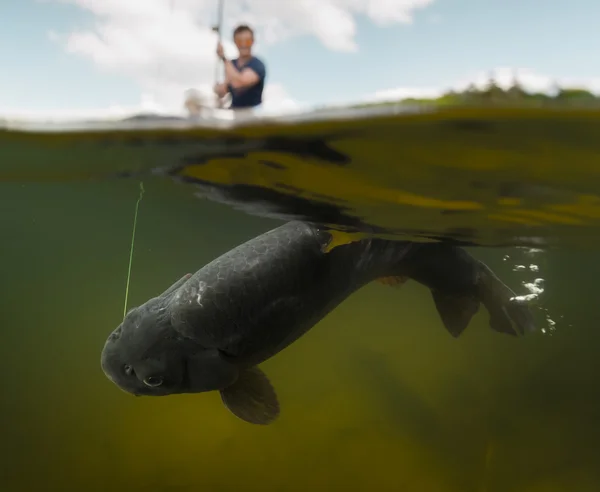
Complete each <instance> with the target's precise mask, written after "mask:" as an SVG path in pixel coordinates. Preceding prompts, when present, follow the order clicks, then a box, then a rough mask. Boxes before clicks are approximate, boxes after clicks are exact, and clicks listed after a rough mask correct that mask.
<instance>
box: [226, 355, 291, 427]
mask: <svg viewBox="0 0 600 492" xmlns="http://www.w3.org/2000/svg"><path fill="white" fill-rule="evenodd" d="M221 400H223V403H224V404H225V406H226V407H227V408H228V409H229V411H230V412H231V413H233V414H234V415H235V416H236V417H238V418H240V419H242V420H244V421H245V422H248V423H250V424H258V425H268V424H270V423H272V422H273V421H274V420H275V419H276V418H277V417H278V416H279V401H278V400H277V394H276V393H275V390H274V389H273V386H271V383H270V381H269V379H268V378H267V376H266V375H265V373H264V372H262V371H261V370H260V369H259V368H258V367H252V368H250V369H246V370H244V371H241V372H240V375H239V378H238V380H237V381H236V382H235V383H234V384H232V385H231V386H229V387H227V388H225V389H223V390H221Z"/></svg>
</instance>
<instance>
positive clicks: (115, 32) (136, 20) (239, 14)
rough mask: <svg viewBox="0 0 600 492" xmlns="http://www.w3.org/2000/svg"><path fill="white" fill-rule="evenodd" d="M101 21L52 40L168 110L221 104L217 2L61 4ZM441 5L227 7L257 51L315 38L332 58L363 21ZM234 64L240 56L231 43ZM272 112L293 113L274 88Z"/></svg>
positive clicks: (320, 0)
mask: <svg viewBox="0 0 600 492" xmlns="http://www.w3.org/2000/svg"><path fill="white" fill-rule="evenodd" d="M55 1H57V2H61V3H69V4H74V5H76V6H78V7H80V8H81V9H84V10H86V11H88V12H89V13H91V14H93V16H94V19H95V24H94V26H93V27H92V28H86V29H81V30H77V31H73V32H70V33H56V32H51V33H49V37H50V38H51V39H52V40H53V41H55V42H60V43H62V44H64V46H65V48H66V49H67V51H68V52H70V53H72V54H73V55H77V56H81V57H84V58H87V59H88V60H91V61H92V62H93V63H94V64H95V65H96V66H97V67H98V68H99V69H100V70H103V71H107V72H111V73H118V74H121V75H125V76H127V77H129V78H130V79H132V80H134V81H136V83H138V84H139V86H140V87H141V90H142V91H143V92H145V93H148V94H151V95H152V97H153V98H154V100H155V101H156V102H157V104H159V105H160V106H162V107H165V108H169V109H170V110H172V111H174V110H179V109H180V108H181V107H182V103H183V94H184V93H185V91H186V90H188V89H190V88H195V89H197V90H198V91H199V92H201V93H202V94H205V95H206V96H207V97H208V100H213V98H212V96H211V95H210V94H211V87H212V84H213V83H214V79H215V70H216V56H215V46H216V34H215V33H214V32H212V30H211V27H212V24H213V23H214V22H216V9H217V0H55ZM433 1H434V0H293V1H291V0H252V1H243V0H225V25H224V26H223V27H224V37H225V39H226V40H228V39H229V38H230V33H231V28H232V27H233V25H234V24H237V23H239V22H248V23H250V24H251V25H252V26H253V27H255V29H256V31H257V39H258V42H257V49H258V51H259V52H260V45H266V44H272V43H275V42H278V41H281V40H283V39H287V38H290V37H294V36H299V35H312V36H315V37H317V38H318V39H319V40H320V41H321V43H322V44H323V45H324V46H325V47H326V48H328V49H330V50H335V51H341V52H351V51H355V50H357V49H358V47H357V45H356V42H355V35H356V17H357V16H366V17H368V18H370V19H371V21H373V22H374V23H376V24H378V25H391V24H394V23H409V22H411V21H412V16H413V14H414V12H415V11H416V10H417V9H422V8H424V7H426V6H428V5H430V4H431V3H433ZM225 48H226V52H227V54H228V55H229V56H233V55H234V54H235V49H234V47H233V45H232V44H231V42H226V46H225ZM268 82H269V84H270V85H269V88H268V89H267V90H266V91H265V107H270V108H273V107H274V106H275V105H277V104H279V103H281V104H283V105H285V106H286V107H290V106H291V105H293V103H292V101H291V99H290V97H289V96H288V95H286V94H284V91H283V89H282V87H281V86H279V85H278V84H277V81H276V80H275V81H273V80H270V81H268Z"/></svg>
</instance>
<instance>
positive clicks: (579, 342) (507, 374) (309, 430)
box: [0, 178, 600, 492]
mask: <svg viewBox="0 0 600 492" xmlns="http://www.w3.org/2000/svg"><path fill="white" fill-rule="evenodd" d="M144 183H145V188H146V194H145V195H144V198H143V200H142V202H141V204H140V211H139V217H138V224H137V234H136V241H135V254H134V259H133V269H132V279H131V287H130V289H131V290H130V297H129V305H130V306H135V305H139V304H141V303H143V302H145V301H146V300H147V299H148V298H150V297H153V296H155V295H156V294H158V293H160V292H162V291H164V289H165V288H166V287H167V286H169V285H171V284H172V283H173V282H174V281H175V280H177V279H179V278H180V277H181V276H182V275H183V274H184V273H187V272H192V271H195V270H197V269H199V268H201V267H202V266H203V265H204V264H206V263H207V262H209V261H210V260H212V259H213V258H215V257H216V256H218V255H220V254H222V253H224V252H226V251H227V250H229V249H231V248H232V247H234V246H237V245H238V244H239V243H241V242H243V241H245V240H247V239H250V238H252V237H254V236H256V235H258V234H260V233H262V232H265V231H266V230H268V229H270V228H272V227H274V226H277V225H279V224H280V223H281V221H280V220H275V219H266V218H259V217H253V216H250V215H246V214H245V213H243V212H240V211H237V210H234V209H232V208H230V207H228V206H226V205H222V204H217V203H213V202H210V201H206V200H200V199H198V198H195V197H194V196H193V195H192V194H191V193H182V187H181V185H178V184H175V183H173V182H170V181H167V180H159V179H158V178H154V179H145V180H144ZM0 194H1V195H0V196H1V197H2V204H3V207H2V212H1V214H0V217H1V224H2V247H1V251H2V252H3V255H2V256H3V259H2V261H1V262H0V273H1V275H0V279H1V280H0V282H1V284H0V292H1V299H2V309H1V310H0V313H1V318H0V320H1V324H2V344H1V345H0V371H1V373H2V374H3V388H2V395H3V396H2V398H1V400H0V421H1V422H2V438H1V439H0V453H1V458H2V459H1V460H0V491H2V492H31V491H55V490H56V491H62V492H74V491H83V490H86V491H111V492H121V491H127V492H138V491H140V492H141V491H173V492H175V491H177V492H188V491H189V492H191V491H199V490H203V491H215V492H218V491H237V490H256V491H267V490H273V491H307V490H348V491H350V490H352V491H354V490H356V491H371V490H381V491H388V490H389V491H392V490H394V491H395V490H402V491H407V492H408V491H439V492H563V491H565V492H567V491H569V492H596V491H598V490H600V466H599V465H600V426H599V425H598V422H599V421H600V383H599V381H600V379H599V378H598V374H599V373H600V359H599V358H598V356H597V354H598V347H600V331H599V330H598V328H597V312H598V309H597V304H598V301H597V292H598V289H597V285H598V280H597V279H598V278H599V275H600V262H598V261H597V252H598V248H595V247H594V245H588V246H591V247H588V248H585V249H583V248H582V249H575V248H573V249H570V250H559V251H546V252H543V253H538V254H537V255H534V256H530V255H528V252H527V251H526V250H523V249H514V248H503V249H499V248H496V249H491V248H470V251H471V252H472V253H473V254H474V255H476V256H477V257H478V258H480V259H482V260H484V261H485V262H486V263H487V264H488V265H489V266H490V267H491V268H493V269H494V270H495V271H496V273H497V274H498V275H499V276H500V277H501V278H502V279H503V280H504V281H505V282H506V283H507V284H509V285H510V286H511V287H512V288H513V289H514V290H515V291H516V292H517V293H518V294H526V293H527V290H526V288H525V287H524V286H523V285H522V284H523V282H533V280H534V279H535V278H538V277H539V278H544V279H545V291H544V293H543V295H542V296H541V298H540V301H539V304H540V305H541V306H542V307H543V309H536V311H535V313H536V316H537V319H538V320H539V322H540V331H538V332H537V333H535V334H533V335H531V336H527V337H523V338H513V337H510V336H506V335H502V334H499V333H496V332H493V331H492V330H491V329H489V327H488V325H487V313H486V312H485V310H484V309H481V310H480V312H479V313H478V314H477V315H476V316H475V318H474V320H473V322H472V323H471V325H470V326H469V328H468V329H467V330H466V332H465V333H464V334H463V335H462V336H461V337H460V338H458V339H453V338H452V337H451V336H450V335H449V334H448V333H447V332H446V331H445V330H444V328H443V326H442V323H441V321H440V320H439V318H438V315H437V312H436V310H435V308H434V304H433V300H432V299H431V295H430V293H429V292H428V291H427V289H425V288H424V287H422V286H420V285H418V284H416V283H414V282H408V283H407V284H405V285H403V286H402V287H401V288H395V287H389V286H384V285H379V284H373V285H369V286H367V287H365V288H364V289H362V290H361V291H359V292H357V293H356V294H354V295H353V296H352V297H351V298H350V299H348V300H347V301H346V302H344V303H343V304H342V305H340V306H339V307H338V308H337V309H336V310H335V311H334V312H332V313H331V314H330V315H329V316H327V317H326V318H325V319H324V320H323V321H322V322H320V323H319V324H318V325H317V326H315V328H313V329H312V330H311V331H310V332H309V333H308V334H306V335H305V336H304V337H302V338H301V339H300V340H298V341H297V342H296V343H294V344H293V345H291V346H290V347H288V348H287V349H285V350H284V351H283V352H281V353H280V354H278V355H277V356H276V357H274V358H273V359H271V360H269V361H267V362H266V363H265V364H263V365H262V368H263V369H264V370H265V372H266V373H267V375H268V376H269V378H270V379H271V382H272V383H273V385H274V387H275V389H276V390H277V392H278V394H279V398H280V403H281V408H282V413H281V416H280V418H279V420H277V421H276V422H275V423H274V424H272V425H271V426H266V427H263V426H252V425H250V424H247V423H245V422H243V421H241V420H238V419H237V418H236V417H234V416H233V415H232V414H230V413H229V412H228V411H227V410H226V409H225V408H224V406H223V405H222V404H221V401H220V398H219V395H218V394H216V393H209V394H201V395H181V396H169V397H166V398H134V397H132V396H131V395H128V394H126V393H124V392H122V391H120V390H119V389H118V388H117V387H116V386H114V385H113V384H112V383H111V382H110V381H109V380H108V379H107V378H106V377H105V376H104V374H103V373H102V370H101V368H100V352H101V349H102V346H103V344H104V342H105V340H106V337H107V336H108V334H109V333H110V332H111V331H112V330H113V329H114V328H115V327H116V326H117V325H118V324H119V323H120V321H121V320H122V315H123V302H124V294H125V283H126V273H127V265H128V259H129V247H130V241H131V228H132V219H133V210H134V206H135V202H136V199H137V197H138V183H137V182H136V181H135V180H131V181H109V182H104V183H67V184H65V183H63V184H61V183H53V184H20V183H17V182H15V183H2V184H0ZM507 255H508V257H509V258H506V256H507ZM530 263H533V264H536V265H538V266H539V271H538V272H533V271H531V270H529V269H525V270H523V269H519V268H517V267H516V265H524V266H527V265H529V264H530ZM515 270H516V271H515ZM546 310H547V311H546ZM546 316H548V317H550V318H551V319H552V320H554V322H556V325H555V326H554V328H553V329H552V330H551V329H550V327H549V325H551V324H552V323H550V322H549V321H548V320H547V319H546ZM542 328H544V329H545V333H543V332H542V331H541V329H542Z"/></svg>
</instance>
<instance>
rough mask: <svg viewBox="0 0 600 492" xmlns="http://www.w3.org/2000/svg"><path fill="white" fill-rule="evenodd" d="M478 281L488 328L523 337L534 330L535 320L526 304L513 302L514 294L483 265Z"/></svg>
mask: <svg viewBox="0 0 600 492" xmlns="http://www.w3.org/2000/svg"><path fill="white" fill-rule="evenodd" d="M481 265H482V267H483V268H482V272H481V277H480V280H479V288H480V296H481V302H482V303H483V305H484V306H485V307H486V309H487V311H488V313H489V314H490V328H492V330H495V331H498V332H500V333H507V334H509V335H524V334H525V333H530V332H533V331H534V330H535V320H534V318H533V314H532V313H531V309H530V308H529V306H528V305H527V304H521V303H519V302H517V301H516V300H515V298H516V296H517V295H516V294H515V293H514V292H513V291H512V289H511V288H510V287H508V286H507V285H506V284H504V282H502V281H501V280H500V279H499V278H498V277H497V276H496V275H495V274H494V272H492V271H491V270H490V269H489V268H488V267H487V266H486V265H484V264H483V263H482V264H481Z"/></svg>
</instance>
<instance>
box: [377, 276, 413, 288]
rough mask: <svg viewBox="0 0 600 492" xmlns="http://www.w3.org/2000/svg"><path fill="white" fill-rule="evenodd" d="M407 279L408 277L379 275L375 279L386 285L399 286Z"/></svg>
mask: <svg viewBox="0 0 600 492" xmlns="http://www.w3.org/2000/svg"><path fill="white" fill-rule="evenodd" d="M407 281H408V277H401V276H397V277H381V278H378V279H377V280H376V282H379V283H380V284H383V285H387V286H390V287H401V286H403V285H404V284H405V283H406V282H407Z"/></svg>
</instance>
